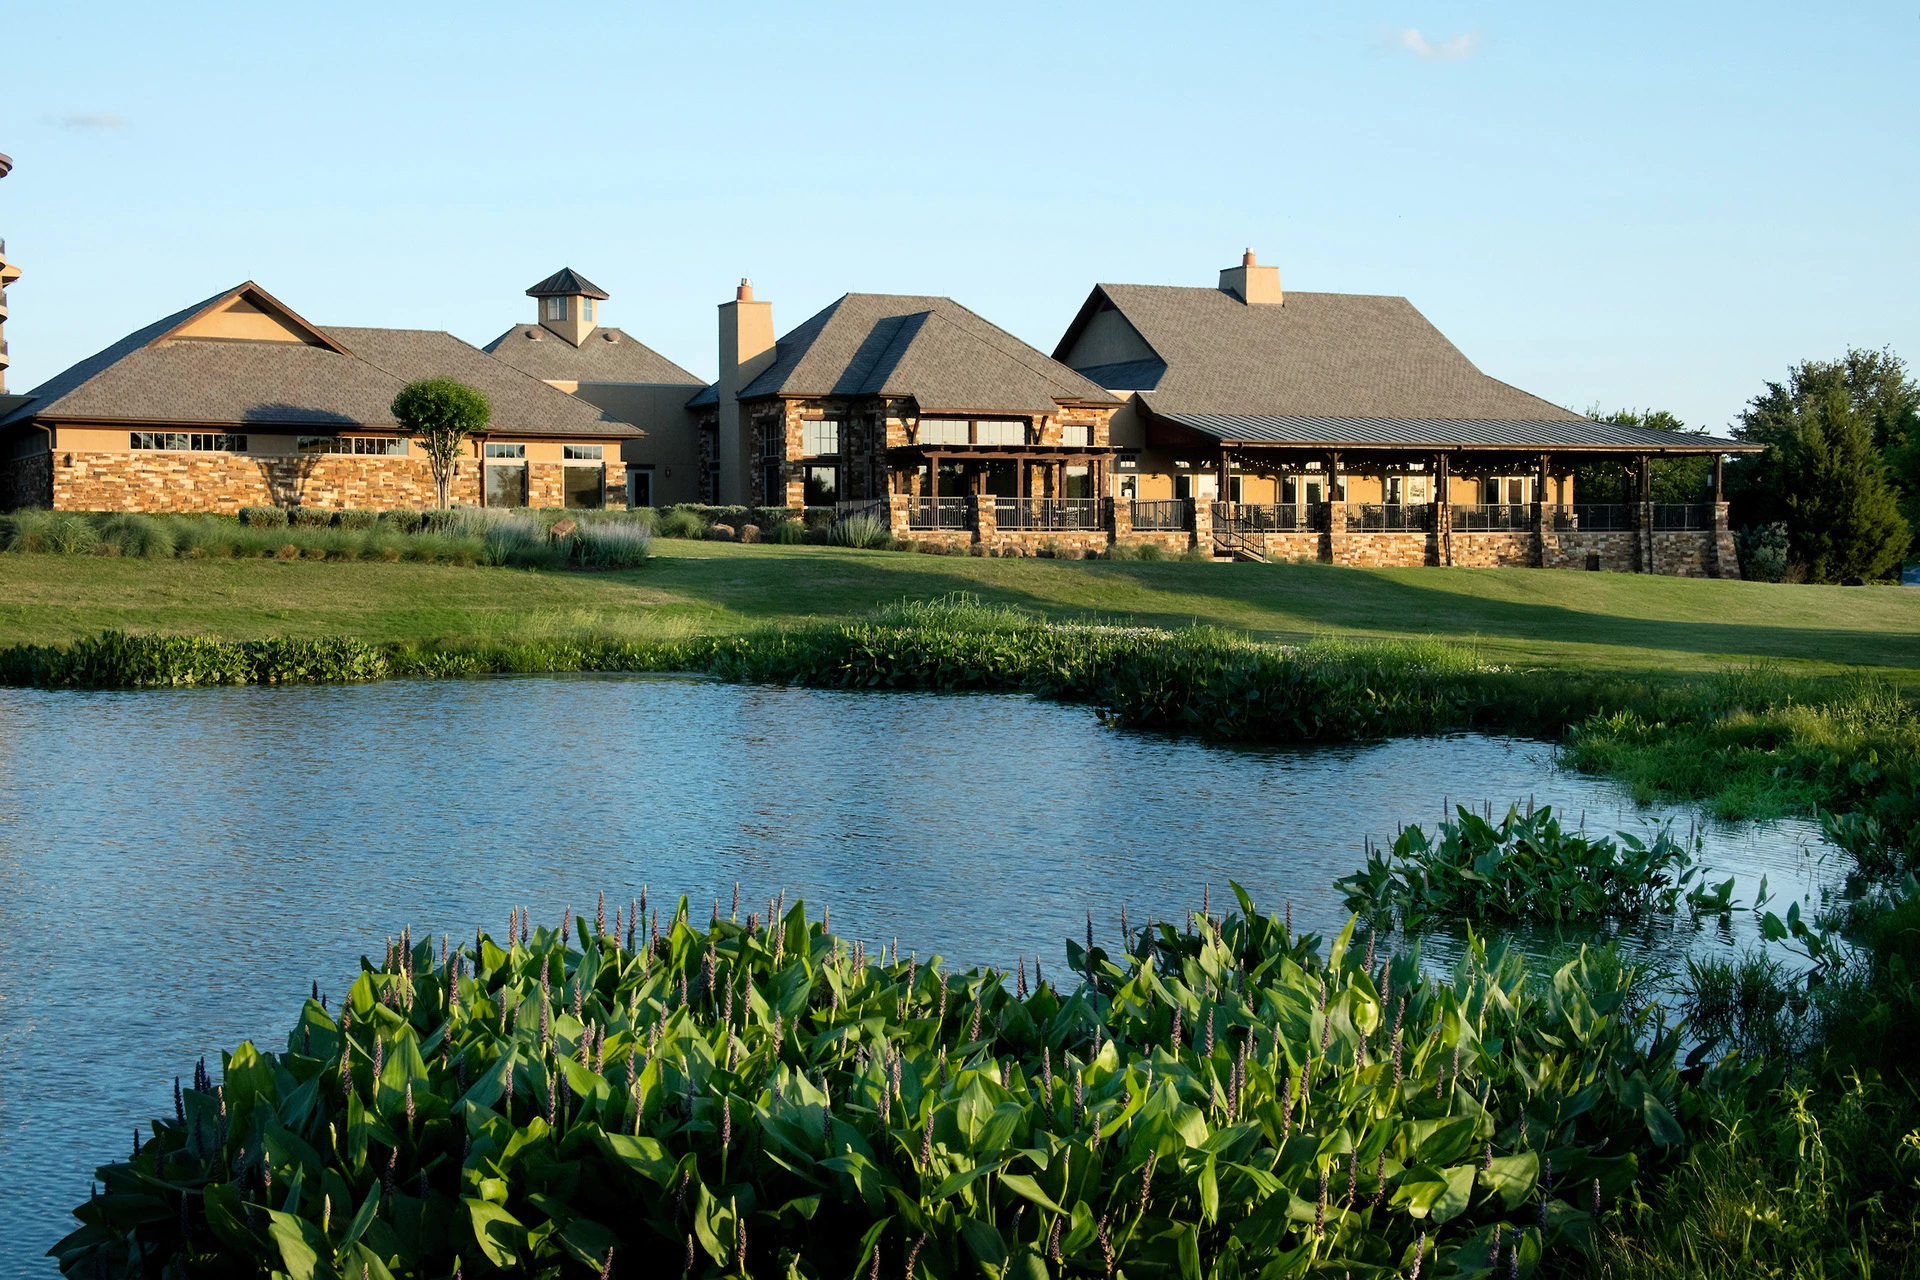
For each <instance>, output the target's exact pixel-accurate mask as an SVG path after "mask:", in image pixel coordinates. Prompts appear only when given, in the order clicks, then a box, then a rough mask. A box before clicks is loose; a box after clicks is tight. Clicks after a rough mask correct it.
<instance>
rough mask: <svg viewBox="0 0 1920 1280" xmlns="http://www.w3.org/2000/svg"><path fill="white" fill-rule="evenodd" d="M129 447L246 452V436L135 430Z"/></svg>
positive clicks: (198, 451) (207, 451) (203, 432)
mask: <svg viewBox="0 0 1920 1280" xmlns="http://www.w3.org/2000/svg"><path fill="white" fill-rule="evenodd" d="M130 436H131V439H130V440H129V447H131V448H134V449H180V450H183V451H188V452H192V453H245V452H246V451H247V438H246V437H245V436H236V435H226V434H223V433H220V432H208V431H135V432H131V433H130Z"/></svg>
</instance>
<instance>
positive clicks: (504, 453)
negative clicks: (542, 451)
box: [486, 441, 527, 458]
mask: <svg viewBox="0 0 1920 1280" xmlns="http://www.w3.org/2000/svg"><path fill="white" fill-rule="evenodd" d="M486 451H487V456H488V457H489V458H524V457H526V456H527V446H525V445H524V444H494V443H492V442H491V441H489V442H488V444H487V447H486Z"/></svg>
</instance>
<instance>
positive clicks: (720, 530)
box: [707, 524, 734, 542]
mask: <svg viewBox="0 0 1920 1280" xmlns="http://www.w3.org/2000/svg"><path fill="white" fill-rule="evenodd" d="M707 538H708V540H709V541H712V542H732V541H733V539H734V533H733V526H732V525H730V524H716V525H714V526H713V527H712V528H710V529H708V530H707Z"/></svg>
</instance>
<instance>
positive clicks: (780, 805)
mask: <svg viewBox="0 0 1920 1280" xmlns="http://www.w3.org/2000/svg"><path fill="white" fill-rule="evenodd" d="M1448 798H1451V799H1452V800H1455V801H1479V800H1482V799H1485V800H1491V801H1493V802H1494V803H1495V804H1496V805H1499V806H1502V807H1504V805H1505V804H1506V803H1508V802H1510V801H1518V802H1520V803H1522V804H1524V803H1526V802H1527V800H1528V799H1529V798H1531V799H1532V800H1533V802H1535V803H1538V804H1549V803H1550V804H1554V805H1557V806H1559V807H1560V808H1561V809H1562V811H1563V812H1564V813H1566V814H1568V815H1574V816H1576V820H1577V815H1579V814H1580V813H1582V812H1584V813H1585V816H1586V821H1587V825H1588V826H1589V828H1604V829H1614V828H1621V829H1627V830H1632V831H1635V832H1646V831H1648V830H1650V829H1651V828H1653V827H1655V826H1657V825H1658V824H1659V823H1660V822H1661V821H1664V820H1671V819H1673V818H1674V817H1675V815H1673V814H1659V813H1648V812H1644V811H1636V810H1634V809H1633V808H1632V807H1631V806H1630V805H1628V804H1627V803H1626V802H1625V801H1624V800H1623V798H1622V796H1621V793H1620V792H1619V791H1618V790H1617V789H1616V788H1614V787H1612V786H1609V785H1607V784H1603V783H1600V782H1597V781H1594V780H1592V779H1585V778H1580V777H1576V776H1571V775H1567V774H1563V773H1560V772H1556V771H1555V770H1554V768H1553V765H1552V760H1551V756H1550V752H1549V749H1548V748H1546V747H1544V746H1542V745H1540V744H1538V743H1531V742H1522V741H1514V740H1507V739H1499V738H1491V737H1456V738H1448V739H1439V740H1422V741H1403V742H1392V743H1386V744H1382V745H1377V746H1367V747H1353V748H1318V749H1312V750H1299V749H1263V750H1250V749H1220V748H1213V747H1208V746H1204V745H1202V744H1200V743H1197V742H1193V741H1189V740H1179V739H1167V738H1159V737H1152V736H1146V735H1138V734H1127V733H1120V732H1115V731H1112V730H1108V729H1105V728H1102V727H1101V726H1100V725H1099V724H1098V723H1097V722H1096V721H1095V720H1094V719H1093V717H1092V716H1091V715H1090V714H1089V713H1088V712H1087V711H1086V710H1085V709H1084V708H1076V707H1065V706H1058V705H1053V704H1049V703H1044V702H1037V701H1034V700H1031V699H1027V698H1019V697H1005V696H982V697H953V696H933V695H915V694H873V693H853V694H848V693H836V692H823V691H817V690H801V689H765V688H747V687H739V686H732V685H719V684H712V683H707V682H702V681H694V680H680V679H659V678H551V677H547V678H524V679H503V680H480V681H464V682H454V683H443V684H434V683H425V682H405V681H395V682H389V683H383V684H376V685H368V686H361V687H314V688H280V689H275V688H249V689H216V690H179V691H158V692H143V693H93V694H89V693H45V692H38V691H20V690H0V920H4V921H5V926H6V927H5V928H4V929H0V1081H4V1084H0V1169H4V1170H6V1171H7V1172H6V1174H5V1175H4V1176H5V1181H4V1182H0V1220H3V1221H5V1222H6V1224H7V1230H6V1231H5V1232H0V1273H4V1274H20V1273H22V1272H29V1271H38V1272H40V1273H43V1274H44V1273H47V1272H50V1271H51V1267H50V1264H47V1263H46V1262H44V1261H37V1259H38V1258H39V1255H40V1253H41V1252H42V1251H43V1250H44V1249H45V1248H46V1247H47V1245H48V1244H50V1243H51V1242H52V1241H53V1240H54V1239H55V1238H57V1236H58V1235H60V1234H61V1233H63V1232H64V1231H65V1230H66V1229H67V1220H66V1218H65V1214H66V1210H67V1208H68V1207H69V1206H70V1205H71V1204H72V1203H73V1202H74V1201H75V1200H77V1199H79V1198H81V1197H84V1196H85V1194H86V1188H87V1179H88V1176H89V1174H90V1173H91V1170H92V1167H93V1165H94V1164H96V1163H98V1162H100V1161H101V1160H105V1159H108V1158H112V1157H115V1156H117V1155H118V1154H119V1153H120V1152H121V1151H122V1150H123V1149H124V1148H126V1147H127V1146H128V1145H129V1144H130V1140H131V1133H132V1127H133V1126H134V1125H135V1124H136V1123H138V1122H139V1121H140V1120H141V1119H142V1118H143V1117H145V1116H149V1115H153V1114H157V1113H158V1112H159V1111H161V1110H162V1109H163V1108H164V1107H165V1106H166V1105H167V1103H168V1090H169V1089H170V1087H171V1077H172V1075H173V1074H175V1073H183V1074H184V1073H187V1072H189V1071H190V1069H191V1063H192V1061H193V1059H194V1058H195V1057H197V1056H199V1055H200V1054H203V1053H204V1054H207V1055H208V1056H209V1059H210V1060H211V1061H214V1062H217V1061H218V1059H217V1053H218V1050H219V1049H220V1048H222V1047H224V1046H231V1045H232V1044H234V1043H235V1042H237V1041H239V1040H241V1039H245V1038H250V1037H251V1038H255V1039H258V1040H260V1041H262V1042H263V1043H264V1042H272V1041H276V1040H277V1039H278V1037H280V1036H282V1035H284V1032H285V1028H286V1027H287V1025H288V1023H289V1020H290V1017H291V1015H292V1012H293V1010H294V1009H295V1007H296V1004H297V1002H298V1000H299V999H300V997H301V996H302V995H303V994H304V993H305V991H306V988H307V984H308V982H309V981H310V980H312V979H315V978H318V979H319V981H320V983H321V986H322V988H323V989H326V990H331V991H334V992H338V991H339V990H340V989H341V988H342V987H343V986H344V984H345V981H346V979H347V978H348V976H349V975H350V974H351V973H352V971H353V969H354V967H355V963H356V960H357V958H358V957H359V956H360V955H361V954H362V953H364V952H368V951H372V952H375V953H376V954H377V953H378V951H379V949H380V947H381V945H382V940H383V939H384V937H385V935H386V933H387V932H389V931H397V930H398V929H399V927H400V926H401V925H402V924H403V923H411V924H412V925H413V927H414V930H415V932H416V934H419V933H423V932H441V931H447V932H451V933H453V934H455V935H456V936H470V935H471V933H472V931H473V928H474V926H475V925H476V924H479V925H484V926H486V927H488V928H490V929H493V930H500V929H504V927H505V924H506V918H507V911H508V908H509V906H510V905H512V904H515V903H526V904H530V905H531V906H532V908H533V913H534V919H535V920H536V921H542V922H550V921H558V920H559V918H560V916H561V912H562V910H563V909H564V908H565V907H566V906H567V905H568V904H569V903H571V904H572V906H573V908H574V909H575V911H576V912H580V911H584V912H588V913H590V912H591V910H592V904H593V902H594V898H595V895H596V894H597V893H598V892H600V891H602V890H605V891H607V892H608V894H609V896H610V898H611V899H613V900H623V899H625V898H627V897H629V896H631V895H633V894H637V893H638V891H639V888H640V886H641V885H642V884H643V883H644V884H649V885H651V886H653V888H654V891H655V893H656V894H672V895H677V894H679V893H682V892H685V893H688V894H690V895H691V896H692V897H693V898H694V900H695V902H696V904H698V905H697V908H696V909H697V910H698V911H699V912H701V913H703V914H704V912H705V911H707V910H709V909H710V903H711V902H712V900H713V899H715V898H716V897H717V898H720V899H722V905H723V907H724V906H725V905H726V902H725V900H726V899H727V898H728V897H729V896H730V895H731V892H732V885H733V883H734V882H735V881H736V880H738V881H740V882H741V883H742V885H743V905H742V911H743V912H744V911H745V910H747V909H748V908H749V906H755V907H757V906H760V905H762V904H764V902H765V901H766V898H767V897H768V896H769V895H771V894H772V893H774V892H775V891H777V890H779V889H782V888H784V889H786V890H787V891H788V894H789V899H790V900H791V898H792V897H796V896H797V897H802V898H805V899H806V900H807V902H808V903H809V904H811V905H812V906H813V907H814V908H815V909H816V910H817V908H818V905H819V904H820V903H822V902H828V903H831V905H832V909H833V919H834V923H835V926H836V928H838V929H839V930H840V931H842V932H845V933H849V934H853V935H856V936H863V937H866V938H869V939H875V940H878V939H892V938H895V937H897V938H899V939H900V942H901V946H902V949H903V950H917V951H918V952H920V954H922V955H925V954H926V953H927V952H929V951H940V952H942V953H944V954H946V955H948V956H951V957H954V958H955V959H956V960H958V961H960V962H963V963H974V962H987V963H994V964H1001V965H1011V964H1012V963H1013V962H1014V959H1015V958H1016V957H1017V956H1020V955H1026V956H1029V957H1031V956H1033V955H1035V954H1039V955H1040V956H1041V957H1042V959H1043V960H1044V961H1045V962H1046V963H1047V964H1049V965H1050V966H1051V965H1055V964H1058V965H1059V966H1060V967H1061V968H1062V969H1064V967H1065V966H1064V961H1063V958H1062V950H1061V940H1062V939H1063V938H1064V937H1065V936H1067V935H1068V934H1077V933H1078V932H1079V931H1080V930H1081V929H1083V928H1084V913H1085V911H1086V910H1087V909H1088V908H1092V909H1093V911H1094V918H1095V922H1096V928H1097V930H1098V931H1099V932H1100V933H1101V934H1103V935H1104V936H1105V937H1107V938H1108V939H1111V938H1112V937H1113V934H1114V928H1115V925H1116V922H1117V918H1118V911H1119V908H1120V906H1121V904H1122V903H1125V904H1126V905H1127V907H1128V909H1129V911H1130V913H1131V914H1132V915H1133V916H1134V917H1136V918H1138V917H1141V916H1143V915H1146V914H1148V913H1152V914H1155V915H1158V916H1160V917H1163V918H1175V919H1178V918H1180V917H1181V916H1182V915H1183V914H1184V912H1185V911H1186V910H1187V909H1189V908H1192V907H1196V906H1198V905H1199V902H1200V898H1201V893H1202V886H1204V885H1211V886H1212V890H1211V891H1212V894H1213V897H1214V901H1215V902H1216V903H1219V902H1222V901H1223V900H1225V898H1226V894H1227V888H1226V883H1227V880H1228V879H1229V878H1232V879H1235V880H1238V881H1239V882H1240V883H1242V884H1243V885H1245V886H1246V887H1247V888H1248V890H1249V891H1250V892H1251V893H1252V894H1253V896H1254V898H1255V900H1256V901H1257V902H1259V903H1260V904H1261V905H1263V906H1269V907H1275V908H1277V907H1279V906H1280V905H1281V904H1282V903H1283V902H1285V901H1289V900H1290V901H1291V902H1292V904H1293V912H1294V918H1295V922H1296V924H1297V925H1303V926H1305V927H1311V928H1315V929H1318V930H1321V931H1323V932H1331V931H1333V930H1336V929H1337V928H1338V927H1339V926H1340V924H1341V923H1342V922H1343V921H1344V913H1343V912H1342V911H1341V909H1340V903H1339V900H1338V898H1337V896H1336V895H1335V894H1334V893H1333V892H1332V891H1331V889H1330V887H1329V885H1330V882H1331V881H1332V880H1333V878H1334V877H1335V876H1337V875H1341V874H1344V873H1346V872H1348V871H1350V870H1352V869H1353V868H1354V867H1356V866H1357V865H1358V864H1359V862H1360V858H1361V855H1360V847H1361V842H1362V840H1363V838H1365V837H1367V836H1372V837H1374V838H1376V839H1389V838H1391V836H1392V835H1393V833H1394V831H1395V830H1396V829H1397V828H1398V827H1399V826H1400V825H1401V824H1404V823H1407V822H1415V821H1419V822H1431V821H1432V820H1433V819H1434V818H1435V817H1436V816H1437V815H1438V814H1439V813H1440V811H1441V806H1442V803H1443V801H1444V800H1445V799H1448ZM1678 820H1679V821H1680V822H1682V823H1683V824H1684V823H1685V822H1686V821H1687V819H1686V817H1685V816H1684V815H1680V816H1679V818H1678ZM1813 834H1814V833H1813V832H1812V831H1811V830H1810V829H1809V828H1808V827H1806V826H1805V825H1804V824H1780V825H1777V826H1774V827H1770V828H1765V829H1756V828H1741V829H1730V830H1729V829H1715V830H1710V831H1709V832H1708V833H1707V838H1708V853H1707V858H1708V860H1709V861H1710V862H1712V863H1713V864H1714V865H1715V866H1716V867H1719V868H1721V869H1722V872H1723V877H1724V875H1727V874H1732V875H1737V876H1738V877H1739V879H1740V882H1741V883H1740V890H1739V892H1740V896H1741V897H1743V898H1745V899H1748V900H1750V899H1751V897H1752V889H1753V887H1754V886H1755V885H1756V884H1757V883H1758V880H1759V877H1760V875H1761V874H1763V873H1764V874H1765V875H1767V876H1768V877H1769V878H1770V879H1771V882H1772V884H1773V886H1774V887H1775V889H1776V890H1778V891H1781V893H1782V896H1783V899H1784V896H1785V894H1786V893H1788V892H1799V893H1808V892H1811V891H1813V890H1814V889H1816V888H1817V887H1818V886H1819V885H1821V884H1823V883H1826V882H1828V881H1829V880H1830V879H1832V878H1834V877H1832V876H1831V875H1830V874H1829V872H1828V870H1827V869H1826V868H1825V867H1824V865H1823V864H1821V863H1820V862H1819V861H1818V860H1817V858H1815V857H1812V856H1809V855H1808V853H1807V852H1806V849H1805V845H1806V843H1807V842H1808V841H1809V840H1810V839H1812V837H1813ZM609 910H611V903H610V905H609ZM1736 919H1738V918H1736ZM1743 930H1744V932H1743ZM1750 937H1751V930H1750V928H1749V927H1748V926H1747V925H1745V924H1744V923H1741V924H1738V925H1737V926H1736V927H1734V928H1732V929H1730V930H1729V932H1728V933H1727V934H1726V935H1724V936H1716V934H1715V932H1714V927H1713V926H1707V927H1704V928H1701V929H1696V928H1695V927H1694V926H1692V925H1690V924H1689V925H1683V926H1681V927H1680V928H1679V929H1660V928H1648V927H1644V926H1643V927H1639V928H1634V929H1630V930H1628V931H1627V934H1626V940H1627V941H1628V942H1629V943H1630V944H1631V945H1632V946H1633V947H1634V948H1635V949H1636V950H1638V951H1641V952H1643V953H1644V954H1646V955H1648V956H1649V957H1651V958H1652V959H1654V960H1655V961H1656V962H1657V963H1662V964H1671V963H1674V962H1675V961H1676V959H1677V957H1678V956H1679V955H1681V954H1683V953H1684V951H1685V950H1686V949H1687V948H1690V947H1696V946H1702V945H1709V946H1710V945H1738V944H1739V943H1740V942H1741V941H1742V939H1745V938H1750ZM1521 941H1522V943H1523V945H1525V946H1526V947H1527V948H1528V949H1529V950H1532V951H1535V952H1541V953H1545V952H1548V951H1551V950H1553V949H1554V948H1555V947H1556V946H1558V945H1560V942H1561V941H1562V940H1560V939H1556V938H1555V937H1554V936H1553V935H1552V934H1551V933H1548V932H1541V931H1537V930H1536V931H1526V932H1524V933H1523V934H1522V936H1521ZM1455 946H1457V943H1451V942H1448V941H1446V940H1440V941H1437V942H1429V943H1428V945H1427V951H1428V954H1429V955H1434V954H1435V953H1436V952H1437V953H1440V958H1444V957H1445V953H1447V952H1448V951H1449V950H1451V949H1452V948H1453V947H1455ZM27 1170H31V1171H32V1173H31V1174H30V1175H29V1174H26V1173H25V1172H24V1171H27Z"/></svg>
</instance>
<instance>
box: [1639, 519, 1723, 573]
mask: <svg viewBox="0 0 1920 1280" xmlns="http://www.w3.org/2000/svg"><path fill="white" fill-rule="evenodd" d="M1713 552H1714V534H1713V532H1712V531H1711V530H1702V531H1700V532H1698V533H1695V532H1692V531H1687V532H1679V531H1673V532H1658V533H1655V534H1654V535H1653V571H1654V572H1655V573H1660V574H1666V575H1668V576H1669V577H1675V578H1711V577H1713V576H1714V574H1713V570H1714V563H1713V561H1714V555H1713ZM1738 572H1739V571H1738V569H1737V568H1736V569H1735V574H1736V575H1737V574H1738Z"/></svg>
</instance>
